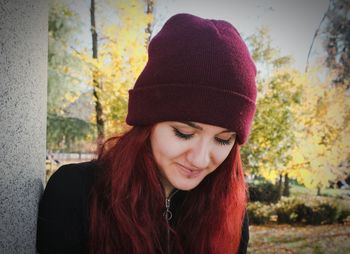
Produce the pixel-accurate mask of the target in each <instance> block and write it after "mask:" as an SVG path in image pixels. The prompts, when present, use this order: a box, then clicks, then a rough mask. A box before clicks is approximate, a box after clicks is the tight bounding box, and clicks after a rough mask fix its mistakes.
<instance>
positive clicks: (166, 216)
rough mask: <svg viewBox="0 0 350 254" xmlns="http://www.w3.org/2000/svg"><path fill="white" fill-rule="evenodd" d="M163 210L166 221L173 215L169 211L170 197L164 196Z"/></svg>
mask: <svg viewBox="0 0 350 254" xmlns="http://www.w3.org/2000/svg"><path fill="white" fill-rule="evenodd" d="M165 209H166V210H165V212H164V214H163V215H164V217H165V219H166V220H167V221H169V220H171V218H172V217H173V214H172V212H171V211H170V198H166V199H165Z"/></svg>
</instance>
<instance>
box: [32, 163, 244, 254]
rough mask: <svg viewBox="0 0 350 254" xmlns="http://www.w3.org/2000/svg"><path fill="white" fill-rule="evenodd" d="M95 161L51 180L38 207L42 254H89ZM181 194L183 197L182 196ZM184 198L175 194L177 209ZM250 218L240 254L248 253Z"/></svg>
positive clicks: (63, 169) (58, 173) (67, 169)
mask: <svg viewBox="0 0 350 254" xmlns="http://www.w3.org/2000/svg"><path fill="white" fill-rule="evenodd" d="M96 170H97V166H96V164H95V163H94V162H85V163H79V164H70V165H65V166H62V167H61V168H60V169H58V170H57V171H56V172H55V173H54V174H53V175H52V176H51V177H50V180H49V182H48V183H47V186H46V188H45V192H44V194H43V196H42V199H41V201H40V205H39V216H38V231H37V249H38V252H39V253H40V254H47V253H50V254H55V253H65V254H67V253H74V254H79V253H87V252H88V251H87V242H88V225H89V221H88V207H89V193H90V190H91V187H92V185H93V183H94V180H95V179H96ZM181 195H184V193H182V194H181ZM181 195H178V194H176V195H174V198H175V196H177V197H176V200H175V202H172V206H173V203H174V205H175V206H176V205H177V204H178V202H179V198H181ZM248 240H249V228H248V218H247V216H246V217H245V220H244V223H243V227H242V239H241V243H240V247H239V254H244V253H246V251H247V246H248Z"/></svg>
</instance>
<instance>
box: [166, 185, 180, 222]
mask: <svg viewBox="0 0 350 254" xmlns="http://www.w3.org/2000/svg"><path fill="white" fill-rule="evenodd" d="M176 192H178V190H175V191H174V192H173V193H171V194H170V195H169V197H167V198H166V199H165V209H166V210H165V212H164V214H163V216H164V217H165V219H166V220H167V221H169V220H171V218H172V217H173V214H172V212H171V211H170V201H171V198H172V196H174V195H175V194H176Z"/></svg>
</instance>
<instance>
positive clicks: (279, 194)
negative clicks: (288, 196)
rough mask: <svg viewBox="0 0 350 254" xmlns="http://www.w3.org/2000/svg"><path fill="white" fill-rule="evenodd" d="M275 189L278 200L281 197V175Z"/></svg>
mask: <svg viewBox="0 0 350 254" xmlns="http://www.w3.org/2000/svg"><path fill="white" fill-rule="evenodd" d="M277 189H278V200H280V199H281V196H282V174H281V175H280V178H279V180H278V184H277Z"/></svg>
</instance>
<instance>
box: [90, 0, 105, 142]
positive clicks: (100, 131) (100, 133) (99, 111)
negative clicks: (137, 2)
mask: <svg viewBox="0 0 350 254" xmlns="http://www.w3.org/2000/svg"><path fill="white" fill-rule="evenodd" d="M90 18H91V19H90V20H91V29H90V30H91V35H92V58H94V59H97V58H98V52H97V49H98V46H97V32H96V21H95V0H91V7H90ZM92 84H93V95H94V97H95V111H96V126H97V144H98V145H100V144H101V143H102V141H103V138H104V120H103V108H102V104H101V100H100V97H99V92H100V90H101V88H102V85H101V83H100V82H99V81H98V79H97V70H93V71H92Z"/></svg>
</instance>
